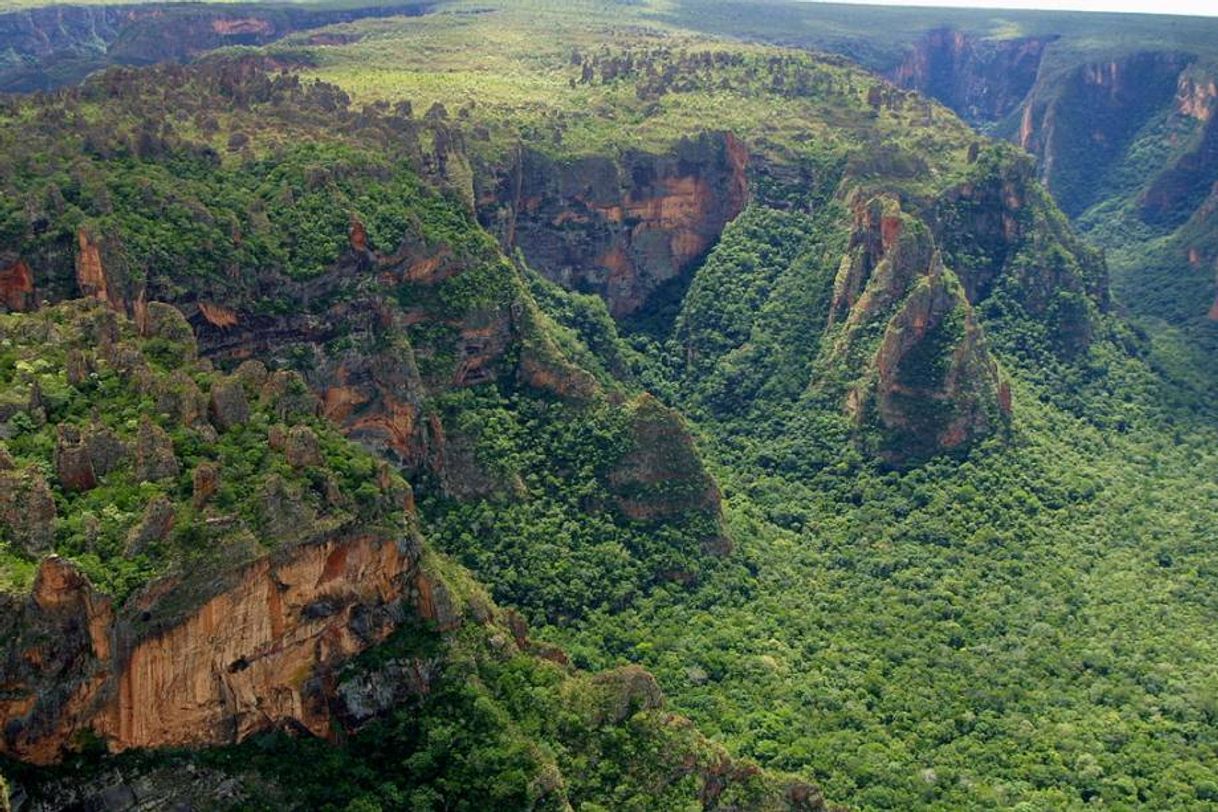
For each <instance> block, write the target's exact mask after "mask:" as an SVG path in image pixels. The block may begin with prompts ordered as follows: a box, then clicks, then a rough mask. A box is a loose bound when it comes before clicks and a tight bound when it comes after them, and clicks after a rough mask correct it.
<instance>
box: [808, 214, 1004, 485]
mask: <svg viewBox="0 0 1218 812" xmlns="http://www.w3.org/2000/svg"><path fill="white" fill-rule="evenodd" d="M854 216H855V223H854V228H853V231H852V233H851V237H850V245H849V249H848V253H847V255H846V256H845V257H844V258H843V259H842V264H841V267H840V269H839V270H838V274H837V277H836V279H835V280H834V290H833V301H832V304H831V307H830V311H829V329H828V332H827V335H826V349H825V350H824V351H823V352H825V353H826V355H827V357H826V358H824V360H823V361H822V362H821V364H822V366H823V367H824V368H825V369H826V370H828V369H835V368H836V369H842V370H852V371H854V370H859V371H861V374H859V373H858V372H851V373H845V374H847V375H849V374H854V375H856V376H857V379H856V381H855V382H854V383H852V384H849V385H848V387H847V390H846V393H845V398H844V403H845V409H846V413H847V415H848V416H849V417H850V419H851V420H852V421H853V422H854V423H855V425H856V426H858V428H859V431H860V441H861V442H862V443H863V444H864V445H865V446H867V447H869V448H870V450H871V451H872V452H873V453H876V454H878V455H880V456H881V457H883V458H885V459H887V460H889V461H891V462H904V461H908V460H917V459H921V458H925V457H927V456H930V455H933V454H935V453H937V452H940V451H950V450H952V449H956V448H958V447H961V446H967V445H968V444H970V443H971V442H974V441H975V440H977V439H978V438H981V437H986V436H989V435H990V434H992V433H994V432H995V431H996V430H998V429H999V428H1001V427H1002V424H1003V421H1004V420H1005V418H1006V417H1008V416H1009V414H1010V408H1011V404H1010V395H1009V389H1008V387H1009V384H1006V383H1004V382H1003V381H1002V379H1001V377H1000V375H999V372H998V367H997V364H996V363H995V362H994V360H993V358H991V356H990V354H989V351H988V348H987V346H986V342H985V339H984V337H983V336H982V333H981V329H980V327H979V325H978V324H977V320H976V317H975V315H974V313H973V309H972V306H971V305H970V303H969V300H968V298H967V297H966V296H965V293H964V290H963V288H962V286H961V285H960V283H959V281H958V280H957V279H956V276H955V275H954V274H953V273H952V272H951V271H950V270H948V269H947V268H945V267H944V265H943V260H942V257H941V256H940V254H939V251H938V249H937V248H936V246H935V244H934V241H933V239H932V237H931V236H930V234H929V231H928V229H927V228H926V226H925V225H924V224H923V223H921V222H919V221H918V220H916V219H914V218H911V217H909V216H908V215H904V214H903V213H902V212H901V210H900V206H899V204H897V203H896V201H894V200H891V199H872V200H870V201H867V202H866V203H862V202H860V203H858V204H856V209H855V215H854ZM879 325H883V328H882V333H881V335H880V338H879V340H878V342H877V341H876V340H875V338H874V336H875V334H876V332H877V330H876V327H877V326H879ZM820 385H821V386H823V385H824V384H820ZM814 386H817V384H814ZM1004 393H1005V394H1004Z"/></svg>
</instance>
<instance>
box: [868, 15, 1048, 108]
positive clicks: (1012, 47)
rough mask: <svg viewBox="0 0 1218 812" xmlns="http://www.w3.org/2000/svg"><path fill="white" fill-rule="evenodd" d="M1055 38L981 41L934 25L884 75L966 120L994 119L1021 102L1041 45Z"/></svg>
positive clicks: (1041, 52) (1029, 85)
mask: <svg viewBox="0 0 1218 812" xmlns="http://www.w3.org/2000/svg"><path fill="white" fill-rule="evenodd" d="M1055 39H1057V37H1055V36H1034V37H1017V38H1013V39H982V38H979V37H976V36H973V35H970V34H968V33H966V32H964V31H959V30H954V29H952V28H936V29H934V30H932V31H928V32H927V33H926V34H925V35H923V36H922V38H921V39H920V40H918V41H917V42H916V43H915V44H914V45H913V47H912V48H911V49H910V51H909V52H908V54H907V55H906V56H905V58H904V60H903V61H902V62H901V64H900V65H898V66H897V67H896V68H894V69H892V70H891V71H890V72H889V74H888V75H889V78H891V79H892V81H893V82H894V83H895V84H897V85H898V86H900V87H904V88H908V89H910V90H917V91H919V92H921V93H925V94H926V95H928V96H931V97H933V98H936V99H938V100H939V101H941V102H943V103H944V104H946V105H947V106H948V107H950V108H952V109H953V110H955V111H956V112H957V113H959V114H960V115H961V116H962V117H963V118H964V119H965V120H966V121H970V122H974V123H978V124H986V123H993V122H996V121H1000V120H1002V119H1003V118H1005V117H1006V116H1007V115H1008V114H1009V113H1010V112H1011V111H1012V110H1015V109H1016V108H1018V107H1019V106H1020V104H1021V103H1022V102H1023V100H1024V97H1025V96H1027V94H1028V91H1029V90H1031V89H1032V86H1033V84H1035V82H1036V76H1037V73H1038V72H1039V70H1040V63H1041V60H1042V59H1043V58H1044V54H1045V49H1046V48H1047V47H1048V46H1049V44H1050V43H1052V42H1053V41H1054V40H1055Z"/></svg>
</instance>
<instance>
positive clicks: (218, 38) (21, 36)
mask: <svg viewBox="0 0 1218 812" xmlns="http://www.w3.org/2000/svg"><path fill="white" fill-rule="evenodd" d="M430 5H431V4H430V3H428V2H418V3H403V4H394V5H392V6H388V7H369V8H362V9H345V10H329V11H315V10H311V9H304V8H290V7H280V8H266V7H260V6H243V5H235V6H226V7H223V8H220V7H209V6H191V5H181V4H168V5H160V4H156V3H147V4H135V5H127V6H123V5H83V6H59V5H56V6H44V7H41V8H31V9H24V10H20V11H10V12H8V13H4V14H0V90H4V91H14V92H25V91H32V90H49V89H51V88H54V87H58V86H60V85H63V84H70V83H73V82H76V81H79V80H80V79H81V78H83V77H84V76H85V75H86V74H88V73H90V72H91V71H94V70H97V69H99V68H101V67H104V66H105V65H108V64H150V63H153V62H161V61H167V60H174V61H180V60H186V59H191V58H193V57H196V56H198V55H200V54H202V53H205V52H207V51H210V50H214V49H216V48H223V47H227V46H231V45H262V44H265V43H268V42H272V41H274V40H277V39H279V38H280V37H283V36H286V35H287V34H290V33H292V32H294V31H300V30H307V29H310V28H318V27H321V26H324V25H330V24H333V23H339V22H347V21H350V20H356V19H360V18H362V17H373V16H388V15H391V14H421V13H424V12H425V11H426V10H427V9H428V7H429V6H430Z"/></svg>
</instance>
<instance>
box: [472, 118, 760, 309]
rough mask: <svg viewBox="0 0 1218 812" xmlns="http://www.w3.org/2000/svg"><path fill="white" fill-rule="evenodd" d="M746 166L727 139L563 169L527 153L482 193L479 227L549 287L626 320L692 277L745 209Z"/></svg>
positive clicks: (566, 164) (742, 151)
mask: <svg viewBox="0 0 1218 812" xmlns="http://www.w3.org/2000/svg"><path fill="white" fill-rule="evenodd" d="M747 165H748V152H747V150H746V148H745V146H744V145H743V144H742V143H741V142H740V141H739V140H738V139H736V138H735V137H734V136H733V135H731V134H730V133H709V134H705V135H702V136H699V137H698V138H696V139H686V140H682V141H681V142H680V143H679V144H678V145H677V146H676V147H675V148H674V149H673V150H672V151H671V152H670V153H666V154H649V153H644V152H629V153H626V154H625V155H623V156H622V157H621V158H620V159H615V158H612V157H600V156H592V157H586V158H580V159H575V160H568V161H556V160H553V159H551V158H548V157H547V156H545V155H543V154H541V153H538V152H535V151H533V150H529V149H527V148H526V149H525V150H524V151H523V152H522V153H521V155H520V156H519V160H518V161H517V162H516V163H515V165H513V166H511V167H509V168H507V169H504V170H501V172H500V173H499V174H498V177H496V178H493V179H492V180H491V181H490V182H488V183H485V184H484V188H485V190H484V192H483V193H482V195H480V200H479V212H480V219H481V220H482V221H483V223H484V224H485V225H486V226H487V227H488V228H490V229H491V230H492V231H493V232H494V233H496V234H497V235H498V236H499V238H500V240H501V241H502V243H503V245H504V247H505V248H507V249H509V250H510V249H512V248H516V247H519V248H520V250H521V251H523V252H524V255H525V257H526V258H527V260H528V261H529V264H530V265H531V266H533V267H534V268H536V269H537V270H538V271H540V272H541V273H542V274H544V275H545V276H546V277H547V278H549V279H551V280H553V281H555V282H558V283H560V284H562V285H563V286H564V287H568V288H571V289H574V290H579V291H583V292H588V293H597V294H599V295H600V296H601V297H602V298H604V299H605V301H606V303H607V304H608V305H609V310H610V312H611V313H612V314H613V315H614V316H618V317H622V316H627V315H629V314H631V313H635V312H637V311H638V310H640V309H641V308H643V307H644V305H645V304H646V302H647V300H648V298H649V297H650V296H651V295H652V294H653V293H655V292H656V290H657V289H659V288H660V287H662V286H663V285H665V284H666V283H670V282H672V281H673V280H677V279H679V278H681V277H682V276H683V275H684V274H686V273H687V272H688V271H689V270H690V269H691V268H692V267H693V266H694V265H695V264H696V263H697V262H698V261H699V260H700V259H701V258H702V257H703V256H704V255H705V253H706V252H707V251H708V250H710V248H711V247H712V246H713V245H714V244H715V242H716V240H717V239H718V237H719V234H720V233H721V232H722V231H723V227H724V226H725V225H726V224H727V223H728V222H730V221H731V220H732V219H733V218H734V217H735V216H736V215H737V214H739V213H740V211H741V209H743V208H744V204H745V202H746V201H747V199H748V180H747V177H746V168H747Z"/></svg>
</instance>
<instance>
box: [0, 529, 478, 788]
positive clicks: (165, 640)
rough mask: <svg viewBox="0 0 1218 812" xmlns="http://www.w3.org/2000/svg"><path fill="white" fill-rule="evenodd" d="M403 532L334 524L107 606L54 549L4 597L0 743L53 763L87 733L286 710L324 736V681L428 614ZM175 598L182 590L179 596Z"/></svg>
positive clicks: (238, 728)
mask: <svg viewBox="0 0 1218 812" xmlns="http://www.w3.org/2000/svg"><path fill="white" fill-rule="evenodd" d="M419 554H420V548H419V547H418V544H417V542H415V541H413V540H411V539H409V538H406V539H397V540H395V539H386V538H378V537H375V536H367V535H356V536H344V535H341V534H339V535H334V536H331V537H327V538H323V539H319V540H316V541H315V542H311V543H307V544H304V545H300V546H297V547H293V548H291V549H286V550H282V551H279V552H277V553H275V554H272V555H268V556H266V557H264V558H261V559H259V560H257V561H255V562H253V563H251V564H249V565H247V566H245V567H243V568H240V569H238V570H236V571H234V572H228V573H222V574H217V575H215V576H214V577H213V578H212V579H210V580H208V581H206V582H202V583H200V582H190V581H184V580H183V579H181V578H175V579H172V580H168V581H161V582H155V583H153V584H151V585H150V586H149V587H148V588H147V589H146V590H145V591H144V592H143V593H141V594H140V595H137V596H136V597H135V598H133V599H132V600H131V601H129V602H127V603H126V604H125V605H124V606H123V607H122V608H121V609H116V608H115V607H114V606H113V604H112V602H111V601H110V599H108V598H106V597H104V596H102V595H99V594H98V593H97V592H96V591H95V590H94V589H93V587H92V586H91V585H90V584H89V582H88V580H87V579H86V578H85V577H84V576H83V575H82V574H81V573H80V572H79V571H78V570H77V569H76V568H75V567H73V566H72V565H71V564H69V563H68V562H67V561H65V560H63V559H60V558H57V557H51V558H47V559H45V560H44V561H43V563H42V565H41V566H40V568H39V570H38V575H37V580H36V582H35V586H34V590H33V593H32V595H31V596H30V597H29V598H28V599H26V600H24V601H23V600H20V599H16V598H6V599H5V600H6V601H7V602H8V605H7V606H6V607H5V609H6V613H5V614H6V617H5V621H4V625H5V634H6V636H8V637H9V639H11V640H13V641H14V642H13V643H12V644H11V645H9V646H8V647H7V650H6V651H5V657H6V659H5V663H4V673H5V683H4V699H3V700H2V701H0V718H2V719H3V720H4V729H3V735H2V737H0V751H2V752H3V753H4V754H5V755H8V756H11V757H14V758H18V759H21V760H24V761H28V762H31V763H35V764H49V763H53V762H55V761H57V760H59V758H61V757H62V756H63V754H64V753H65V752H66V751H67V750H68V749H70V748H72V747H74V746H79V745H80V743H81V741H82V739H81V736H82V735H85V734H88V735H95V736H98V737H100V738H101V739H102V741H103V742H104V743H105V744H106V746H107V747H108V748H109V749H110V750H112V751H118V750H125V749H128V748H131V747H165V746H202V745H220V744H229V743H235V742H238V741H241V740H242V739H244V738H245V737H247V736H249V735H250V734H252V733H255V732H258V731H261V730H266V729H269V728H272V727H276V726H279V725H300V726H302V727H304V728H305V729H307V730H309V731H311V732H312V733H314V734H315V735H323V736H324V735H327V732H328V728H329V722H330V716H331V712H330V700H329V697H328V695H327V688H328V687H329V686H328V682H327V681H328V680H329V679H330V678H331V675H332V673H333V670H334V669H335V668H336V667H337V666H338V665H340V664H342V663H343V662H345V661H346V660H347V659H349V658H350V657H351V656H352V655H354V654H356V653H358V652H360V651H362V650H364V649H365V648H367V647H368V646H371V645H373V644H375V643H377V642H379V641H380V640H383V639H384V638H385V637H386V636H387V635H388V634H389V632H390V631H392V630H393V628H395V626H396V625H397V624H399V623H400V622H402V620H403V619H404V618H405V617H406V616H407V615H408V614H411V613H418V614H419V615H420V616H422V617H424V618H426V617H428V616H429V615H430V618H431V619H432V620H436V621H439V622H443V623H445V624H451V623H455V622H456V620H455V618H454V617H452V616H451V615H446V616H444V617H436V612H435V608H434V607H435V605H436V601H435V599H434V597H433V598H432V599H431V600H429V601H424V600H423V599H422V597H421V596H422V595H423V594H424V593H425V592H428V593H431V594H432V595H434V593H435V591H436V590H437V589H441V590H442V589H444V587H443V585H441V584H431V583H425V581H426V577H425V576H423V575H421V573H420V570H419V568H418V559H419ZM183 601H186V602H187V605H186V606H183Z"/></svg>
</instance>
